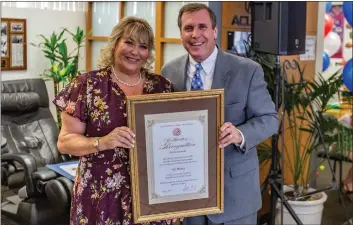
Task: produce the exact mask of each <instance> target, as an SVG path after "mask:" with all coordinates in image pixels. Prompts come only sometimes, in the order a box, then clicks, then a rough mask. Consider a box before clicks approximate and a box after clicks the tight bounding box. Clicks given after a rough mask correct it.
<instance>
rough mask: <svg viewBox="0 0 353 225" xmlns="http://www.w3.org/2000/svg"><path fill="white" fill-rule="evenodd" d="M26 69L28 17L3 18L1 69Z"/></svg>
mask: <svg viewBox="0 0 353 225" xmlns="http://www.w3.org/2000/svg"><path fill="white" fill-rule="evenodd" d="M26 69H27V36H26V19H17V18H1V70H26Z"/></svg>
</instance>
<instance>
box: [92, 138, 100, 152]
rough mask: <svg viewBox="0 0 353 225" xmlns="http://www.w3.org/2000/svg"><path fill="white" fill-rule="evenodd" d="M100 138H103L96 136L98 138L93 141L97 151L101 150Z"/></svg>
mask: <svg viewBox="0 0 353 225" xmlns="http://www.w3.org/2000/svg"><path fill="white" fill-rule="evenodd" d="M99 139H101V137H98V138H96V140H95V141H94V142H93V146H94V147H95V148H96V149H97V152H99V151H100V149H99Z"/></svg>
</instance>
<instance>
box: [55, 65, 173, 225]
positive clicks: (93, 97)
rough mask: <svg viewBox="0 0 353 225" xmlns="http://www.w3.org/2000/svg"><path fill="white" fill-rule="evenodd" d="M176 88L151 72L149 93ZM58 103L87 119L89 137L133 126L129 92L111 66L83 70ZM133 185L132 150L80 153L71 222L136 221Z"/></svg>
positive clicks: (76, 224) (111, 223)
mask: <svg viewBox="0 0 353 225" xmlns="http://www.w3.org/2000/svg"><path fill="white" fill-rule="evenodd" d="M171 91H172V85H171V83H170V82H169V81H168V80H167V79H165V78H164V77H162V76H158V75H155V74H146V79H145V83H144V88H143V93H144V94H152V93H163V92H171ZM53 103H54V104H55V105H56V106H57V107H58V109H59V110H62V111H65V112H67V113H68V114H69V115H71V116H74V117H76V118H78V119H79V120H80V121H82V122H84V123H86V133H85V135H86V136H87V137H101V136H105V135H107V134H108V133H110V132H111V131H112V130H113V129H114V128H116V127H120V126H127V114H126V96H125V94H124V92H123V91H122V89H120V88H119V85H117V84H116V83H115V82H114V81H112V79H111V69H110V68H106V69H101V70H96V71H91V72H88V73H85V74H83V75H79V76H78V77H76V78H75V79H73V80H72V82H71V83H69V84H68V85H67V86H66V87H65V88H63V90H62V91H61V92H60V93H59V94H58V95H57V96H56V97H55V99H54V100H53ZM130 189H131V186H130V172H129V151H128V149H124V148H115V149H111V150H106V151H101V152H97V153H93V154H89V155H85V156H82V157H80V160H79V167H78V170H77V173H76V177H75V184H74V187H73V191H72V201H71V214H70V225H81V224H94V225H103V224H104V225H108V224H109V225H129V224H133V220H132V215H131V213H132V204H131V190H130ZM165 223H167V222H166V221H159V222H153V223H151V224H165Z"/></svg>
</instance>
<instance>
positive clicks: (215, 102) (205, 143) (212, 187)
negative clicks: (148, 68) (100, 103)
mask: <svg viewBox="0 0 353 225" xmlns="http://www.w3.org/2000/svg"><path fill="white" fill-rule="evenodd" d="M198 113H201V114H202V113H203V114H202V115H203V116H201V117H200V116H199V114H198ZM127 114H128V126H129V127H130V128H131V129H132V130H133V131H134V132H135V134H136V137H135V141H136V142H135V145H134V147H133V148H131V149H130V174H131V190H132V198H133V201H132V202H133V220H134V223H145V222H151V221H158V220H166V219H173V218H182V217H190V216H197V215H208V214H215V213H223V211H224V199H223V198H224V156H223V149H222V148H220V147H219V145H218V138H219V129H220V127H221V125H222V124H223V122H224V90H223V89H217V90H206V91H192V92H174V93H161V94H149V95H137V96H128V97H127ZM201 114H200V115H201ZM194 115H195V116H196V117H195V118H200V121H201V122H200V121H196V120H193V119H190V120H189V119H187V118H194V117H192V116H194ZM204 115H206V116H204ZM190 116H191V117H190ZM158 121H159V122H158ZM166 121H167V122H166ZM190 121H196V122H195V124H196V125H197V126H196V125H194V127H189V129H184V128H185V127H180V129H179V128H170V129H171V130H170V132H167V133H168V134H166V132H164V131H165V130H162V128H161V127H166V126H164V125H165V124H169V125H170V126H172V125H171V124H174V125H175V126H184V125H185V126H186V124H189V125H190V124H191V123H189V122H190ZM198 124H201V125H198ZM169 125H168V126H169ZM152 126H154V127H152ZM190 126H191V125H190ZM156 127H157V128H156ZM195 127H199V128H200V130H201V131H204V133H202V135H196V136H193V137H192V138H191V139H190V140H195V139H197V140H196V141H195V143H201V144H200V145H196V146H197V150H198V151H190V149H189V148H188V147H185V146H187V145H178V146H182V147H181V148H180V149H178V150H180V151H174V152H172V153H173V154H175V155H174V156H178V157H179V159H180V157H185V154H187V155H188V156H187V157H190V160H191V161H188V162H187V161H186V160H187V159H185V160H184V161H179V162H178V164H187V165H186V167H182V166H183V165H179V166H180V167H181V168H184V169H185V168H186V169H188V166H189V167H190V168H191V167H192V166H198V165H199V164H197V163H200V165H203V168H204V169H203V170H202V169H201V170H199V171H201V172H197V174H196V173H194V174H193V173H190V172H187V173H186V172H185V173H183V172H179V173H178V175H177V176H175V177H174V178H175V179H174V178H173V176H172V175H171V174H173V173H172V172H168V174H167V172H166V173H164V171H167V170H168V171H171V170H169V169H173V171H174V168H172V166H170V165H173V164H175V162H176V161H174V162H173V157H172V158H171V159H168V163H166V164H164V162H165V161H164V160H165V158H163V159H162V158H161V157H162V156H161V154H168V155H169V154H170V152H168V151H167V152H166V153H164V152H161V151H160V150H161V148H160V146H159V147H158V144H157V145H156V144H155V143H160V142H159V141H157V140H165V139H159V138H160V137H159V136H160V135H162V136H163V135H167V136H168V135H171V137H173V136H172V134H173V135H174V136H178V135H180V133H182V134H183V135H184V136H182V135H181V136H179V137H180V140H186V139H187V138H188V137H189V135H190V134H192V135H194V133H195V132H194V129H191V128H195ZM163 129H164V128H163ZM165 129H167V128H165ZM168 129H169V128H168ZM172 129H174V130H172ZM152 130H153V132H152ZM176 130H177V132H175V131H176ZM157 131H158V132H157ZM185 131H186V132H185ZM187 132H189V135H188V133H187ZM196 133H197V132H196ZM157 134H158V135H157ZM197 134H198V133H197ZM153 135H155V136H153ZM168 137H169V136H168ZM199 139H200V142H198V141H199ZM168 140H170V139H168ZM152 142H153V143H154V144H153V143H152ZM162 145H163V144H162ZM156 146H157V147H156ZM199 149H202V150H203V151H199ZM168 150H170V149H168ZM173 150H174V149H172V150H170V151H173ZM194 150H195V149H194ZM157 151H158V154H154V153H155V152H157ZM159 153H161V154H159ZM178 154H179V155H178ZM183 154H184V156H183ZM178 157H174V159H175V160H176V159H177V158H178ZM159 158H160V159H159ZM156 159H157V160H156ZM183 159H184V158H183ZM214 159H216V160H214ZM158 160H160V161H158ZM162 161H163V163H161V162H162ZM155 166H160V168H163V169H160V168H159V169H156V167H155ZM184 166H185V165H184ZM197 168H199V167H197ZM201 168H202V167H201ZM178 169H179V168H178ZM161 171H163V172H161ZM189 171H192V170H189ZM166 174H167V175H166ZM182 174H184V175H185V176H189V178H190V179H189V178H188V179H186V178H185V179H184V178H183V179H179V178H178V176H179V177H183V176H184V175H182ZM195 174H196V175H195ZM200 174H201V175H200ZM165 175H166V176H165ZM193 176H194V177H193ZM171 177H172V178H171ZM197 177H199V178H200V179H196V178H197ZM191 178H195V179H191ZM167 179H169V180H168V182H169V183H171V182H173V184H172V185H170V186H173V185H175V186H174V187H175V188H176V187H177V185H179V184H180V185H184V186H179V187H178V188H176V189H175V190H174V191H175V193H177V192H178V191H179V192H178V193H182V194H175V193H171V194H170V195H167V194H165V195H164V196H163V194H162V195H161V194H160V193H165V192H164V191H166V190H167V189H163V188H164V187H165V186H163V185H165V184H166V182H164V181H166V180H167ZM173 179H174V180H173ZM178 179H179V180H178ZM160 180H162V182H159V181H160ZM190 180H199V181H200V183H198V184H200V185H201V186H197V188H196V184H195V190H194V192H192V191H191V190H190V186H189V183H188V182H190ZM178 182H179V183H178ZM170 186H168V188H170ZM186 187H187V188H186ZM199 187H201V188H200V189H199ZM156 190H160V191H159V192H158V195H157V194H155V193H157V191H156ZM168 191H171V190H168ZM188 191H190V192H188Z"/></svg>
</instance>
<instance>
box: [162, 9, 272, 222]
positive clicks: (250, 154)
mask: <svg viewBox="0 0 353 225" xmlns="http://www.w3.org/2000/svg"><path fill="white" fill-rule="evenodd" d="M178 26H179V28H180V34H181V39H182V42H183V46H184V48H185V49H186V51H187V52H188V53H189V54H187V55H184V56H181V57H179V58H176V59H174V60H172V61H171V62H169V63H167V64H166V65H165V66H164V67H163V68H162V71H161V73H162V75H163V76H165V77H167V78H168V79H169V80H171V82H172V84H173V86H174V89H175V91H185V90H202V89H203V90H206V89H219V88H224V90H225V103H224V104H225V110H224V112H225V123H224V124H223V125H222V127H221V128H220V142H219V144H220V146H221V147H224V148H225V149H224V166H225V168H224V213H222V214H215V215H208V216H207V217H206V216H197V217H189V218H185V219H184V222H183V224H184V225H198V224H200V225H205V224H225V225H227V224H229V225H233V224H256V218H257V216H256V215H257V211H258V210H259V209H260V208H261V203H262V202H261V193H260V184H259V169H258V168H259V167H258V166H259V165H258V164H259V162H258V158H257V151H256V145H257V144H259V143H261V142H262V141H264V140H265V139H266V138H268V137H270V136H271V135H272V134H274V133H275V132H276V131H277V126H278V118H277V112H276V111H275V106H274V103H273V102H272V100H271V96H270V95H269V93H268V91H267V88H266V82H265V81H264V74H263V70H262V68H261V66H260V65H259V64H257V63H255V62H253V61H251V60H250V59H246V58H242V57H237V56H234V55H231V54H228V53H225V52H223V51H222V50H221V49H218V47H217V46H216V43H215V40H216V38H217V28H216V16H215V14H214V13H213V12H212V10H211V9H210V8H208V7H207V6H206V5H203V4H199V3H190V4H187V5H184V6H183V7H182V8H181V9H180V11H179V17H178Z"/></svg>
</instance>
